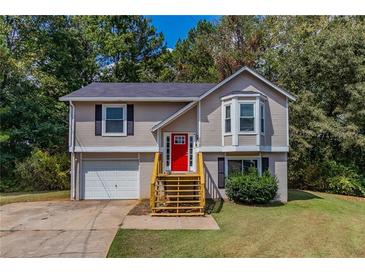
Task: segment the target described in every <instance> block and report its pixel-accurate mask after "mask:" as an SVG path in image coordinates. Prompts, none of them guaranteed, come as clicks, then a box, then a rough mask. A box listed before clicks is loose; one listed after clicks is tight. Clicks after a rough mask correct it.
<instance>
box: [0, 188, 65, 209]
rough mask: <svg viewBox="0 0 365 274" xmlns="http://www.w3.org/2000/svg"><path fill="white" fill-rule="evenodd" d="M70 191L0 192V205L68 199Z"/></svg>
mask: <svg viewBox="0 0 365 274" xmlns="http://www.w3.org/2000/svg"><path fill="white" fill-rule="evenodd" d="M69 199H70V191H69V190H65V191H43V192H12V193H0V205H5V204H10V203H20V202H36V201H50V200H69Z"/></svg>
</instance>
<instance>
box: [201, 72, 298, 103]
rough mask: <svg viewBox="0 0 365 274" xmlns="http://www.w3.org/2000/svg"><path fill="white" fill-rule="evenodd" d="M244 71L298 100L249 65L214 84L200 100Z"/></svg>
mask: <svg viewBox="0 0 365 274" xmlns="http://www.w3.org/2000/svg"><path fill="white" fill-rule="evenodd" d="M243 71H248V72H249V73H251V74H252V75H254V76H256V77H257V78H259V79H260V80H261V81H263V82H264V83H266V84H268V85H269V86H271V87H272V88H274V89H275V90H277V91H278V92H280V93H281V94H283V95H285V96H286V97H288V98H289V99H291V100H293V101H295V100H296V97H295V96H293V95H291V94H290V93H289V92H287V91H285V90H283V89H282V88H280V87H278V86H276V85H275V84H274V83H272V82H270V81H269V80H267V79H265V78H264V77H263V76H261V75H260V74H258V73H256V72H255V71H253V70H251V69H250V68H248V67H243V68H241V69H239V70H238V71H236V72H235V73H233V74H232V75H231V76H229V77H228V78H226V79H224V80H223V81H222V82H220V83H219V84H217V85H216V86H214V87H213V88H211V89H210V90H208V91H207V92H205V93H204V94H203V95H201V96H200V100H202V99H203V98H205V97H207V96H208V95H209V94H211V93H212V92H214V91H215V90H217V89H218V88H220V87H221V86H223V85H224V84H225V83H227V82H229V81H230V80H232V79H233V78H235V77H236V76H238V75H239V74H241V73H242V72H243Z"/></svg>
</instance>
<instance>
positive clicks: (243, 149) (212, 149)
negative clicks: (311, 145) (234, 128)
mask: <svg viewBox="0 0 365 274" xmlns="http://www.w3.org/2000/svg"><path fill="white" fill-rule="evenodd" d="M198 151H199V152H254V151H257V152H288V151H289V148H288V147H286V146H285V147H271V146H203V147H200V148H198Z"/></svg>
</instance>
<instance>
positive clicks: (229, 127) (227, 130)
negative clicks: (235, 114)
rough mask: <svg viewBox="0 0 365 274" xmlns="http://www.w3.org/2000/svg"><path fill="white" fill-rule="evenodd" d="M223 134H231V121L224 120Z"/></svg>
mask: <svg viewBox="0 0 365 274" xmlns="http://www.w3.org/2000/svg"><path fill="white" fill-rule="evenodd" d="M224 129H225V132H231V119H226V120H225V128H224Z"/></svg>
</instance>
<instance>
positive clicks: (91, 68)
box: [0, 16, 365, 193]
mask: <svg viewBox="0 0 365 274" xmlns="http://www.w3.org/2000/svg"><path fill="white" fill-rule="evenodd" d="M364 37H365V21H364V20H363V17H360V16H265V17H262V16H261V17H260V16H222V17H221V18H220V19H219V20H218V21H217V22H215V23H209V22H206V21H201V22H199V23H198V24H197V26H196V27H195V28H193V29H192V30H191V31H190V32H189V34H188V36H187V38H186V39H183V40H180V41H178V43H177V44H176V47H175V49H173V50H168V49H167V48H166V46H165V42H164V37H163V35H162V34H161V33H157V32H156V30H155V28H154V27H153V26H152V24H151V22H150V21H149V20H148V19H146V18H145V17H143V16H1V17H0V59H1V62H0V91H1V92H0V119H1V123H0V149H1V153H0V165H1V170H0V171H1V177H2V181H1V183H2V185H3V186H4V185H6V186H8V187H7V188H13V189H18V188H19V185H17V182H16V181H15V180H14V179H15V176H14V168H15V163H16V162H22V161H23V160H24V159H25V158H27V157H29V155H30V153H31V151H33V150H34V149H35V148H39V149H41V150H46V151H49V152H50V153H51V154H52V155H53V154H57V153H61V152H64V151H66V149H67V144H66V142H67V134H68V130H67V110H68V109H67V106H66V104H64V103H61V102H59V101H58V97H60V96H62V95H65V94H67V93H69V92H70V91H73V90H76V89H78V88H80V87H82V86H84V85H87V84H88V83H90V82H92V81H124V82H141V81H148V82H155V81H178V82H180V81H187V82H217V81H219V80H221V79H223V78H225V77H227V76H229V75H231V74H232V73H233V72H235V71H236V70H237V69H238V68H240V67H241V66H245V65H246V66H250V67H253V68H256V69H257V70H259V72H260V73H262V74H263V75H264V76H265V77H267V78H268V79H270V80H272V81H274V82H275V83H277V84H279V85H280V86H282V87H284V88H285V89H287V90H289V91H291V92H292V93H294V94H295V95H296V96H297V97H298V100H297V101H296V102H290V104H289V109H290V115H289V119H290V131H289V132H290V153H289V169H288V175H289V176H288V179H289V183H290V185H291V186H292V187H295V188H303V189H317V190H321V191H337V192H338V191H340V190H338V189H342V188H341V187H338V185H356V186H357V185H359V183H358V182H363V180H361V178H364V177H365V106H364V98H365V58H364V56H365V39H364ZM330 161H333V162H334V163H335V164H336V165H337V166H344V167H349V168H350V169H351V170H353V173H354V174H356V176H357V177H356V176H354V175H351V176H350V175H348V174H347V173H346V172H337V173H336V174H332V173H331V171H332V170H334V169H336V168H335V167H334V166H333V165H332V166H330V165H328V163H329V162H330ZM334 178H336V179H334ZM345 178H347V179H345ZM354 180H355V181H356V183H354V182H355V181H354ZM330 182H332V183H331V189H330ZM339 182H341V183H339ZM335 185H337V186H335ZM355 188H356V187H355ZM345 189H346V188H345ZM349 193H359V192H358V191H355V192H354V191H352V190H351V191H349Z"/></svg>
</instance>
